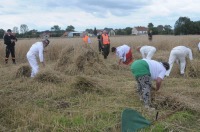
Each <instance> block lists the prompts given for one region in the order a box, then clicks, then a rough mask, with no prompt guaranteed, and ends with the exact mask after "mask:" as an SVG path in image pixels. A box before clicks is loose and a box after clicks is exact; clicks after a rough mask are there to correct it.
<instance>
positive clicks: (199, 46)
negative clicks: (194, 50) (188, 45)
mask: <svg viewBox="0 0 200 132" xmlns="http://www.w3.org/2000/svg"><path fill="white" fill-rule="evenodd" d="M198 50H199V52H200V42H199V43H198Z"/></svg>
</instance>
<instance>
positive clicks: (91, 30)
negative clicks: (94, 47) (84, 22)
mask: <svg viewBox="0 0 200 132" xmlns="http://www.w3.org/2000/svg"><path fill="white" fill-rule="evenodd" d="M85 31H86V32H88V33H91V34H93V33H94V31H93V29H86V30H85Z"/></svg>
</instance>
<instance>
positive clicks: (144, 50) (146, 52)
mask: <svg viewBox="0 0 200 132" xmlns="http://www.w3.org/2000/svg"><path fill="white" fill-rule="evenodd" d="M155 52H156V48H155V47H153V46H147V45H146V46H142V47H141V48H140V53H141V54H142V58H143V59H148V60H151V58H152V57H153V55H154V54H155Z"/></svg>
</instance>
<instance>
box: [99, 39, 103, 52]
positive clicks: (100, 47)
mask: <svg viewBox="0 0 200 132" xmlns="http://www.w3.org/2000/svg"><path fill="white" fill-rule="evenodd" d="M101 51H103V50H102V45H101V41H99V53H101Z"/></svg>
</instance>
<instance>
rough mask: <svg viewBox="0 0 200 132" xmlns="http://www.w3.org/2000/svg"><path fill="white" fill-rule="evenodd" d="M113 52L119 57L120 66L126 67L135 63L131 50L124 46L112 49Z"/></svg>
mask: <svg viewBox="0 0 200 132" xmlns="http://www.w3.org/2000/svg"><path fill="white" fill-rule="evenodd" d="M111 51H112V52H114V53H116V56H118V57H119V62H118V64H119V65H120V64H121V63H123V64H125V65H129V64H130V63H131V62H133V55H132V51H131V48H130V47H129V46H128V45H126V44H124V45H122V46H119V47H117V48H115V47H112V48H111Z"/></svg>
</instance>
